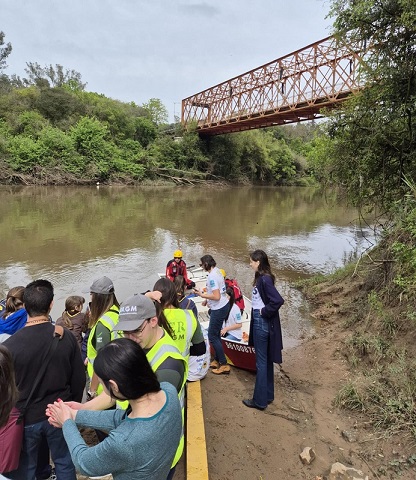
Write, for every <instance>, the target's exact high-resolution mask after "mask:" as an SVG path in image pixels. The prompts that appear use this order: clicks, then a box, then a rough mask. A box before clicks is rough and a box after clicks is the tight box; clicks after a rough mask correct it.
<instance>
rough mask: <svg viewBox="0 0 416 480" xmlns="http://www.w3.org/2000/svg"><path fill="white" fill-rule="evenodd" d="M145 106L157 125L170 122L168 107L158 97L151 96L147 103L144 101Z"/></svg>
mask: <svg viewBox="0 0 416 480" xmlns="http://www.w3.org/2000/svg"><path fill="white" fill-rule="evenodd" d="M143 108H144V109H145V110H146V111H147V113H148V115H149V117H150V119H151V120H153V121H154V122H155V123H156V125H161V124H163V123H168V111H167V108H166V107H165V106H164V105H163V103H162V102H161V101H160V100H159V99H158V98H151V99H150V100H149V101H148V102H147V103H143Z"/></svg>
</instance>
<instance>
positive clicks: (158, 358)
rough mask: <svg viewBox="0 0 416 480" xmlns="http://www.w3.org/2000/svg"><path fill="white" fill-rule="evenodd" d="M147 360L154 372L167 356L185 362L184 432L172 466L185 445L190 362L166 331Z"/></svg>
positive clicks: (182, 400)
mask: <svg viewBox="0 0 416 480" xmlns="http://www.w3.org/2000/svg"><path fill="white" fill-rule="evenodd" d="M146 357H147V360H148V361H149V363H150V365H151V367H152V370H153V371H154V372H156V371H157V369H158V368H159V367H160V365H161V364H162V363H163V362H164V361H165V360H166V358H169V357H171V358H176V359H178V360H182V361H183V362H184V364H185V372H184V377H183V382H182V386H181V389H180V391H179V393H178V397H179V403H180V405H181V410H182V434H181V439H180V441H179V445H178V448H177V450H176V453H175V458H174V459H173V462H172V468H173V467H174V466H175V465H176V464H177V463H178V462H179V460H180V458H181V456H182V452H183V448H184V445H185V440H184V422H185V384H186V379H187V378H188V362H187V361H186V360H185V359H184V358H183V356H182V355H181V354H180V352H179V351H178V347H177V346H176V345H175V343H174V340H172V338H171V337H170V336H169V335H168V334H167V332H165V335H164V336H163V337H162V338H161V339H160V340H159V341H157V342H156V343H155V345H153V347H152V348H151V349H150V350H149V351H148V352H147V354H146Z"/></svg>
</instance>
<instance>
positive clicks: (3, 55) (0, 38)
mask: <svg viewBox="0 0 416 480" xmlns="http://www.w3.org/2000/svg"><path fill="white" fill-rule="evenodd" d="M4 37H5V35H4V32H1V31H0V47H1V48H0V72H1V70H3V69H4V68H6V67H7V65H6V59H7V57H8V56H9V55H10V53H11V52H12V44H11V43H10V42H9V43H6V44H5V43H4ZM3 45H4V47H3Z"/></svg>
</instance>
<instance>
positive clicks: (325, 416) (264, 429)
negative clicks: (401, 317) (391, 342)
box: [202, 328, 416, 480]
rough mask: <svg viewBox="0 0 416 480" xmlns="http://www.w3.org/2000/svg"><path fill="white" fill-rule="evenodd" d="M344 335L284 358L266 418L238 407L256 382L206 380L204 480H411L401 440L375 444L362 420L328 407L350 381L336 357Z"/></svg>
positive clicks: (246, 378)
mask: <svg viewBox="0 0 416 480" xmlns="http://www.w3.org/2000/svg"><path fill="white" fill-rule="evenodd" d="M342 335H343V334H342V333H337V332H335V333H334V331H332V330H331V329H330V328H328V329H327V330H326V331H325V332H324V333H322V334H319V335H318V337H317V338H314V339H311V340H308V341H305V342H304V343H303V344H302V345H300V346H298V347H296V348H294V349H292V350H289V351H288V352H285V355H284V364H283V370H281V369H279V368H278V366H276V367H275V378H276V381H275V389H276V400H275V402H274V403H273V404H272V405H270V406H269V407H268V408H267V409H266V410H265V411H264V412H261V411H258V410H255V409H249V408H247V407H245V406H244V405H243V404H242V402H241V401H242V399H243V398H250V397H251V395H252V392H253V385H254V379H255V376H254V374H251V373H249V372H246V371H243V370H239V369H236V368H233V370H232V372H231V374H230V375H229V376H221V377H217V376H215V375H213V374H211V373H209V374H208V375H207V377H206V378H205V379H204V380H203V381H202V391H203V408H204V415H205V429H206V439H207V450H208V463H209V478H210V480H229V479H239V480H254V479H258V480H276V479H279V480H286V479H292V478H293V479H307V480H319V479H321V478H324V476H323V475H324V474H327V473H328V471H329V469H330V467H331V465H332V464H333V463H335V462H341V463H343V464H344V465H350V466H353V467H354V468H356V469H359V470H362V471H363V472H364V473H365V474H367V475H368V476H369V478H370V479H378V478H384V479H386V478H388V479H394V478H397V479H399V478H400V479H401V480H411V479H415V478H416V470H415V469H409V467H406V468H404V467H402V465H401V463H404V460H403V459H404V458H405V457H406V458H408V456H409V455H410V453H411V450H410V449H409V447H407V448H405V447H404V446H403V445H402V444H401V443H400V439H398V438H393V439H391V440H389V441H387V442H383V441H381V440H378V441H377V440H375V439H376V438H377V436H376V435H375V434H374V433H373V432H372V431H371V430H370V429H369V428H366V427H367V426H368V425H367V423H366V422H365V420H364V419H362V418H359V417H358V416H351V415H350V414H349V413H348V412H345V411H340V410H339V409H337V408H336V407H334V406H333V405H332V401H333V399H334V397H335V395H336V393H337V391H338V390H339V389H340V387H341V386H342V385H343V383H345V381H346V379H347V378H348V375H349V373H348V369H347V364H346V361H345V359H343V358H342V356H341V355H340V354H339V353H338V346H339V342H340V341H341V339H342ZM342 432H347V433H344V435H346V436H349V438H350V440H353V441H352V442H350V441H348V440H346V439H345V438H344V436H343V434H342ZM304 447H312V448H313V449H314V451H315V453H316V459H315V460H314V461H313V462H312V463H311V464H310V465H303V464H302V462H301V460H300V458H299V454H300V453H301V452H302V450H303V448H304ZM394 465H396V466H394ZM397 465H398V467H397ZM393 467H394V468H396V470H398V469H401V470H402V474H401V475H400V476H399V475H398V474H397V473H396V472H394V468H393ZM380 468H384V469H385V470H386V475H385V476H383V474H382V470H380Z"/></svg>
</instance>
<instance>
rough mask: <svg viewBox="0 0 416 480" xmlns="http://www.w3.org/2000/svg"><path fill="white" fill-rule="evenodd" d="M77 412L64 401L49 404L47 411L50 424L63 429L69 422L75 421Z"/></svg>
mask: <svg viewBox="0 0 416 480" xmlns="http://www.w3.org/2000/svg"><path fill="white" fill-rule="evenodd" d="M76 414H77V412H76V410H73V409H72V408H70V407H68V405H66V404H65V403H64V402H63V401H62V400H59V401H57V402H54V403H49V404H48V407H47V409H46V416H47V417H48V422H49V423H50V424H51V425H53V426H54V427H58V428H62V425H63V424H64V423H65V422H66V421H67V420H75V417H76Z"/></svg>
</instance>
